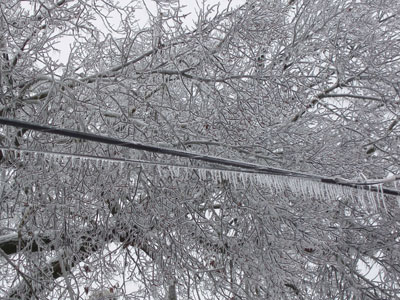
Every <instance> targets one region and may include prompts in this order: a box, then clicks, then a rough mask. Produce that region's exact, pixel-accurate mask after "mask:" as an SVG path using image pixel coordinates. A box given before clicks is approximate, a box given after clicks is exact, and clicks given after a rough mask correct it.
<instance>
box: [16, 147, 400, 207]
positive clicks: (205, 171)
mask: <svg viewBox="0 0 400 300" xmlns="http://www.w3.org/2000/svg"><path fill="white" fill-rule="evenodd" d="M9 151H10V152H11V153H13V154H14V157H16V158H19V160H20V161H21V162H23V163H26V164H31V165H38V164H43V163H45V164H46V165H48V166H49V167H57V166H59V165H60V164H61V165H65V164H67V163H69V162H70V164H69V166H70V167H72V168H78V169H79V168H84V167H86V166H88V163H89V166H91V167H94V168H97V169H99V170H100V169H103V168H105V169H106V170H110V169H111V168H113V169H117V170H119V173H120V174H122V173H123V172H124V171H125V170H127V169H128V168H129V167H130V166H132V164H135V165H139V166H140V167H141V168H144V169H145V168H154V166H155V167H156V172H157V173H158V175H159V176H160V177H163V176H171V177H172V178H175V179H180V180H183V181H184V180H185V179H186V178H188V177H189V176H190V174H193V171H195V172H196V173H197V174H198V176H199V180H201V181H205V182H211V183H213V184H216V185H217V184H221V183H224V184H226V183H229V184H231V186H232V187H233V188H234V189H240V188H248V187H251V186H254V185H257V186H261V187H264V188H268V189H269V190H270V191H271V192H272V193H277V194H280V193H283V192H285V191H287V190H289V191H290V192H292V193H293V194H295V195H300V196H302V197H312V198H320V199H327V200H332V201H335V200H337V199H340V198H342V197H345V198H349V199H350V200H351V201H352V202H354V203H358V205H360V206H361V207H363V208H365V209H371V210H374V211H377V210H379V209H384V210H385V211H387V210H388V207H387V204H386V196H385V195H384V193H383V186H382V184H380V185H377V186H376V188H377V189H378V192H376V191H375V190H374V191H372V190H368V189H365V188H361V187H360V188H358V189H355V188H352V187H347V186H343V185H334V184H327V183H322V182H320V181H319V180H318V179H310V178H307V177H304V178H303V177H292V176H284V175H271V174H259V173H252V172H249V171H246V170H223V169H215V168H201V167H191V166H177V165H172V164H171V165H168V164H157V163H154V162H133V161H123V160H119V161H115V160H114V161H113V160H112V159H108V158H96V157H89V156H85V155H81V156H79V155H75V154H66V153H50V152H43V153H36V152H35V151H29V150H19V149H18V150H16V149H12V150H11V149H10V150H9ZM110 164H111V165H110ZM128 173H129V172H128ZM370 189H371V188H370ZM398 202H399V203H398V204H399V206H400V199H399V198H398Z"/></svg>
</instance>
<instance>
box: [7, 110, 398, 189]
mask: <svg viewBox="0 0 400 300" xmlns="http://www.w3.org/2000/svg"><path fill="white" fill-rule="evenodd" d="M0 124H3V125H8V126H13V127H18V128H24V129H28V130H34V131H38V132H44V133H51V134H56V135H61V136H66V137H72V138H77V139H83V140H87V141H93V142H98V143H103V144H109V145H115V146H121V147H126V148H130V149H134V150H142V151H147V152H152V153H159V154H166V155H171V156H176V157H183V158H188V159H193V160H198V161H203V162H207V163H212V164H218V165H223V166H228V167H235V168H241V169H243V171H252V172H254V173H258V174H268V175H278V176H288V177H296V178H303V179H308V180H312V181H317V182H321V183H327V184H333V185H340V186H345V187H351V188H356V189H363V190H369V191H373V192H379V193H383V194H386V195H394V196H400V191H398V190H393V189H388V188H383V187H382V186H376V182H374V183H371V184H368V183H365V182H360V183H358V182H352V181H348V180H346V179H343V178H332V177H325V176H319V175H313V174H307V173H302V172H296V171H290V170H286V169H281V168H274V167H268V166H263V165H258V164H253V163H248V162H243V161H237V160H231V159H226V158H220V157H215V156H210V155H204V154H199V153H193V152H188V151H184V150H177V149H170V148H164V147H159V146H154V145H149V144H143V143H139V142H131V141H124V140H120V139H117V138H112V137H107V136H103V135H97V134H93V133H86V132H79V131H75V130H70V129H63V128H55V127H51V126H47V125H40V124H35V123H30V122H26V121H19V120H14V119H7V118H0ZM21 150H23V149H21Z"/></svg>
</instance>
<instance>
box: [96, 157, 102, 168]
mask: <svg viewBox="0 0 400 300" xmlns="http://www.w3.org/2000/svg"><path fill="white" fill-rule="evenodd" d="M101 166H102V159H96V167H97V169H101Z"/></svg>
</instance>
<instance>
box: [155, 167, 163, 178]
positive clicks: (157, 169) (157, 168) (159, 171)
mask: <svg viewBox="0 0 400 300" xmlns="http://www.w3.org/2000/svg"><path fill="white" fill-rule="evenodd" d="M156 171H157V173H158V176H159V177H160V178H162V177H163V173H162V166H161V165H156Z"/></svg>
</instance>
